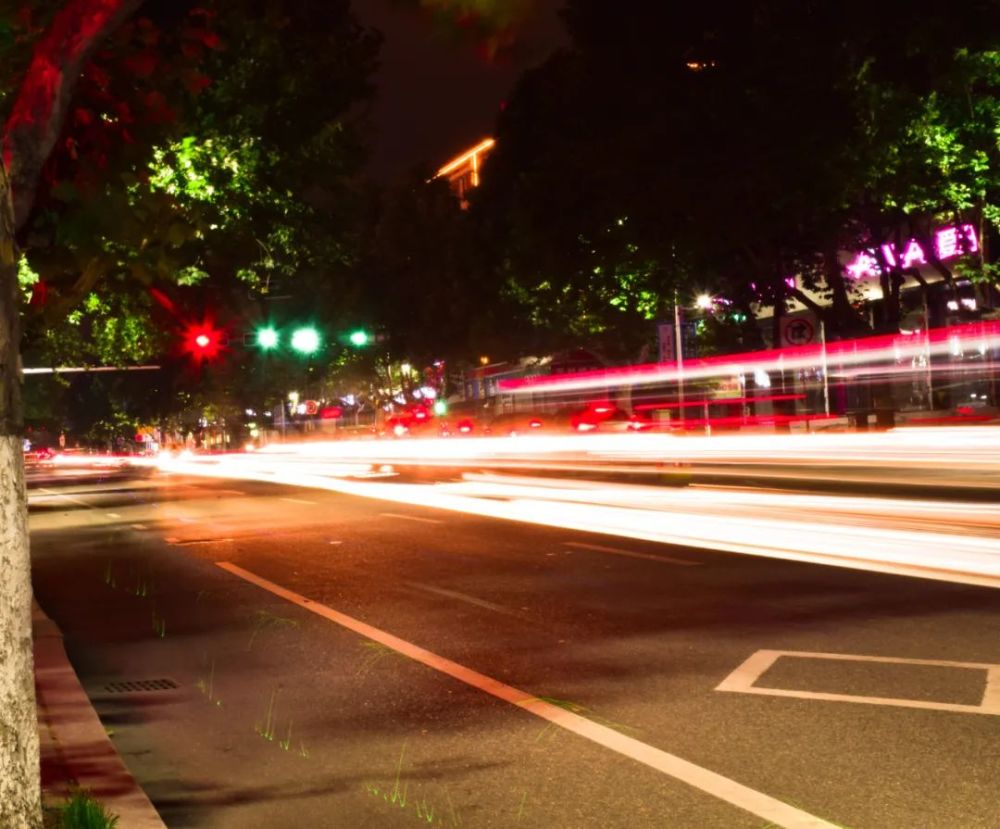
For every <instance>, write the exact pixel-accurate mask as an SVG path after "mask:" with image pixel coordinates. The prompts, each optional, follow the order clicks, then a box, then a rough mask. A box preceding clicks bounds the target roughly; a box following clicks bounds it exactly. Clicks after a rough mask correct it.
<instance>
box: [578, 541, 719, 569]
mask: <svg viewBox="0 0 1000 829" xmlns="http://www.w3.org/2000/svg"><path fill="white" fill-rule="evenodd" d="M565 544H566V546H567V547H573V548H575V549H577V550H593V551H594V552H596V553H610V554H611V555H614V556H626V557H627V558H641V559H645V560H646V561H659V562H660V563H661V564H676V565H678V566H679V567H700V566H701V562H700V561H691V560H690V559H685V558H671V557H670V556H658V555H653V554H652V553H636V552H634V551H632V550H622V549H620V548H619V547H605V546H604V545H602V544H585V543H583V542H582V541H567V542H565Z"/></svg>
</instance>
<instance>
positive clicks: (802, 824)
mask: <svg viewBox="0 0 1000 829" xmlns="http://www.w3.org/2000/svg"><path fill="white" fill-rule="evenodd" d="M216 566H218V567H220V568H222V569H223V570H225V571H227V572H229V573H232V574H233V575H234V576H237V577H238V578H241V579H243V580H244V581H247V582H249V583H250V584H254V585H256V586H257V587H260V588H261V589H263V590H266V591H268V592H269V593H272V594H273V595H275V596H279V597H281V598H282V599H285V600H286V601H288V602H291V603H292V604H295V605H298V606H299V607H301V608H303V609H304V610H308V611H310V612H311V613H315V614H316V615H317V616H322V617H323V618H324V619H327V620H329V621H331V622H334V623H335V624H338V625H340V626H341V627H344V628H346V629H348V630H350V631H353V632H354V633H357V634H358V635H360V636H364V637H365V638H367V639H371V640H372V641H373V642H378V643H379V644H380V645H384V646H385V647H387V648H390V649H392V650H394V651H396V652H397V653H400V654H402V655H404V656H407V657H409V658H410V659H412V660H414V661H415V662H419V663H421V664H422V665H426V666H427V667H428V668H431V669H432V670H435V671H438V672H439V673H442V674H445V675H447V676H450V677H452V678H453V679H457V680H458V681H459V682H463V683H465V684H466V685H469V686H471V687H472V688H475V689H477V690H479V691H483V692H484V693H487V694H490V695H491V696H494V697H496V698H497V699H500V700H503V701H504V702H508V703H510V704H511V705H514V706H516V707H518V708H520V709H522V710H523V711H526V712H527V713H529V714H534V715H535V716H536V717H540V718H541V719H543V720H548V721H549V722H551V723H553V724H554V725H557V726H559V727H560V728H563V729H565V730H567V731H570V732H572V733H574V734H576V735H577V736H580V737H583V738H584V739H586V740H590V741H591V742H593V743H596V744H597V745H600V746H603V747H604V748H607V749H610V750H611V751H614V752H616V753H618V754H621V755H623V756H624V757H628V758H630V759H632V760H635V761H637V762H639V763H642V764H643V765H646V766H649V767H650V768H652V769H655V770H656V771H659V772H662V773H663V774H666V775H667V776H669V777H673V778H674V779H676V780H680V781H681V782H683V783H687V784H688V785H689V786H693V787H695V788H697V789H700V790H701V791H703V792H705V793H706V794H709V795H711V796H713V797H716V798H718V799H719V800H723V801H725V802H726V803H729V804H730V805H732V806H736V807H737V808H740V809H744V810H745V811H747V812H750V813H751V814H754V815H757V816H758V817H760V818H761V819H762V820H766V821H769V822H770V824H772V825H774V826H776V827H781V829H837V827H836V826H835V825H834V824H833V823H830V822H828V821H826V820H823V819H822V818H819V817H816V816H815V815H811V814H809V813H808V812H805V811H803V810H802V809H798V808H796V807H794V806H790V805H789V804H787V803H783V802H782V801H780V800H778V799H777V798H774V797H771V796H770V795H767V794H764V793H763V792H758V791H756V790H755V789H751V788H749V787H748V786H744V785H743V784H742V783H737V782H736V781H735V780H732V779H730V778H728V777H724V776H723V775H721V774H718V773H717V772H714V771H711V770H710V769H706V768H703V767H702V766H699V765H696V764H695V763H692V762H690V761H689V760H684V759H683V758H681V757H678V756H677V755H675V754H670V753H668V752H666V751H663V750H661V749H658V748H655V747H654V746H651V745H647V744H646V743H643V742H640V741H639V740H636V739H635V738H634V737H627V736H626V735H624V734H622V733H620V732H618V731H615V730H614V729H612V728H608V727H607V726H605V725H600V724H598V723H595V722H594V721H593V720H588V719H587V718H586V717H581V716H580V715H579V714H574V713H573V712H572V711H567V710H566V709H565V708H560V707H559V706H558V705H553V704H552V703H549V702H545V701H544V700H542V699H539V698H538V697H536V696H533V695H532V694H529V693H527V692H526V691H521V690H519V689H518V688H514V687H513V686H511V685H507V684H505V683H503V682H500V681H499V680H497V679H493V678H492V677H489V676H486V675H485V674H481V673H479V672H478V671H475V670H473V669H472V668H466V667H465V666H464V665H460V664H459V663H457V662H453V661H452V660H450V659H448V658H446V657H443V656H438V655H437V654H436V653H433V652H431V651H429V650H426V649H424V648H422V647H420V646H419V645H414V644H413V643H412V642H407V641H406V640H405V639H400V638H399V637H397V636H394V635H392V634H391V633H387V632H386V631H383V630H380V629H379V628H377V627H374V626H372V625H369V624H367V623H365V622H362V621H360V620H358V619H355V618H353V617H351V616H348V615H346V614H344V613H341V612H340V611H338V610H334V609H333V608H330V607H327V606H326V605H324V604H320V603H319V602H314V601H313V600H312V599H307V598H306V597H305V596H302V595H300V594H298V593H295V592H293V591H291V590H288V589H286V588H284V587H282V586H281V585H278V584H275V583H274V582H272V581H268V580H267V579H265V578H262V577H261V576H258V575H256V574H254V573H251V572H250V571H249V570H244V569H243V568H242V567H240V566H238V565H236V564H233V563H231V562H228V561H217V562H216Z"/></svg>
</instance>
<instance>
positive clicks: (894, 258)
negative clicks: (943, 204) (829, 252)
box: [845, 224, 979, 279]
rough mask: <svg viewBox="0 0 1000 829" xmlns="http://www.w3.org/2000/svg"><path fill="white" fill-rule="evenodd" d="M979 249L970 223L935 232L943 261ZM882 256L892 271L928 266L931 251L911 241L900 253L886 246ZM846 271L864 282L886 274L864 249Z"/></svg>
mask: <svg viewBox="0 0 1000 829" xmlns="http://www.w3.org/2000/svg"><path fill="white" fill-rule="evenodd" d="M978 250H979V239H978V238H977V237H976V229H975V227H973V226H972V225H970V224H965V225H959V226H957V227H954V226H952V227H942V228H939V229H938V230H937V231H936V232H935V233H934V254H935V256H936V258H937V259H938V260H939V261H941V262H944V261H945V260H947V259H955V258H956V257H958V256H964V255H965V254H967V253H975V252H976V251H978ZM882 256H883V257H884V258H885V261H886V263H887V264H888V265H889V267H890V268H895V267H900V268H912V267H915V266H917V265H926V264H927V251H925V250H924V246H923V245H922V244H921V243H920V242H918V241H917V240H916V239H910V240H909V241H907V243H906V244H905V245H903V250H902V252H899V251H897V250H896V246H895V245H893V244H886V245H882ZM845 270H846V271H847V275H848V276H850V277H851V278H852V279H863V278H864V277H866V276H879V275H880V274H881V273H882V266H881V265H880V263H879V261H878V258H877V257H876V256H875V252H874V251H872V250H863V251H859V252H858V253H857V254H855V256H854V258H853V259H852V260H851V261H850V262H849V263H848V264H847V265H846V266H845Z"/></svg>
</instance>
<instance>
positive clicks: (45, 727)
mask: <svg viewBox="0 0 1000 829" xmlns="http://www.w3.org/2000/svg"><path fill="white" fill-rule="evenodd" d="M32 629H33V634H34V642H35V694H36V695H37V703H38V732H39V739H40V742H41V753H42V785H43V788H44V789H45V790H46V791H47V792H51V793H55V794H57V795H65V794H68V793H69V790H70V789H71V788H72V787H73V786H74V785H75V786H78V787H80V788H82V789H86V790H87V791H89V792H90V793H91V794H93V795H94V797H95V798H97V799H98V800H99V801H101V803H103V804H104V805H105V806H106V807H107V808H108V810H109V811H110V812H112V813H113V814H116V815H118V816H119V823H118V825H119V826H120V827H121V829H166V824H165V823H164V822H163V820H162V818H160V816H159V814H158V813H157V811H156V809H155V808H154V806H153V804H152V803H151V802H150V800H149V798H148V797H147V796H146V793H145V792H144V791H143V790H142V789H141V788H139V785H138V784H137V783H136V782H135V779H134V778H133V777H132V775H131V774H130V773H129V771H128V769H127V768H125V764H124V763H123V762H122V759H121V757H119V756H118V752H117V751H116V750H115V747H114V744H113V743H112V742H111V739H110V738H109V737H108V735H107V732H106V731H105V730H104V726H103V725H102V724H101V721H100V719H99V718H98V716H97V712H96V711H95V710H94V706H93V705H92V704H91V702H90V699H89V697H88V696H87V694H86V692H84V690H83V686H82V685H81V684H80V680H79V679H78V678H77V676H76V672H75V671H74V670H73V666H72V665H71V664H70V662H69V659H68V658H67V656H66V649H65V648H64V647H63V636H62V632H61V631H60V630H59V628H58V627H57V626H56V624H55V622H53V621H52V620H51V619H50V618H49V617H48V616H46V615H45V612H44V611H43V610H42V609H41V608H40V607H39V606H38V604H37V603H35V604H34V606H33V608H32Z"/></svg>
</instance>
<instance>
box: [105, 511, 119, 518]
mask: <svg viewBox="0 0 1000 829" xmlns="http://www.w3.org/2000/svg"><path fill="white" fill-rule="evenodd" d="M104 514H105V515H106V516H107V517H108V518H121V516H120V515H119V514H118V513H117V512H106V513H104Z"/></svg>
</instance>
